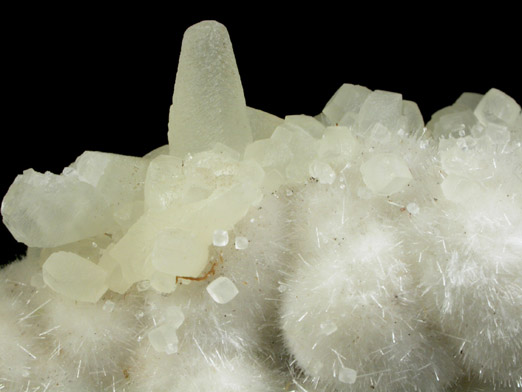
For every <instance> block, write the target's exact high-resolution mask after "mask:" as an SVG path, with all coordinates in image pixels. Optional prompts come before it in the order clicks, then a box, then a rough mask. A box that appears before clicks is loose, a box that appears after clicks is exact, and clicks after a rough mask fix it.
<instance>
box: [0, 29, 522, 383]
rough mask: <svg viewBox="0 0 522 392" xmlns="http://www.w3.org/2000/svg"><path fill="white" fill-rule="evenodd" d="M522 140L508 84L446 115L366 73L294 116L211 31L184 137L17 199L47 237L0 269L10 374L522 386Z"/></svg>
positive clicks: (28, 181)
mask: <svg viewBox="0 0 522 392" xmlns="http://www.w3.org/2000/svg"><path fill="white" fill-rule="evenodd" d="M521 134H522V117H521V114H520V106H519V105H518V104H517V103H516V102H515V101H514V100H513V99H512V98H510V97H509V96H507V95H506V94H504V93H503V92H501V91H499V90H497V89H491V90H490V91H488V92H487V93H486V94H485V95H480V94H471V93H465V94H463V95H462V96H461V97H460V98H459V99H458V100H457V101H456V102H455V103H454V104H453V105H451V106H450V107H448V108H444V109H442V110H440V111H439V112H437V113H435V114H434V115H433V117H432V119H431V121H429V122H428V124H426V127H425V126H424V121H423V118H422V116H421V114H420V111H419V108H418V107H417V105H416V104H415V103H413V102H411V101H407V100H403V99H402V96H401V95H400V94H397V93H392V92H386V91H380V90H376V91H372V90H370V89H368V88H366V87H362V86H357V85H352V84H344V85H342V86H341V87H340V88H339V90H338V91H337V92H336V93H335V95H334V96H333V97H332V98H331V99H330V100H329V101H328V102H327V104H326V106H325V107H324V109H323V110H322V112H321V113H320V114H319V115H317V116H315V117H312V116H307V115H290V116H287V117H285V118H284V119H281V118H278V117H276V116H273V115H271V114H268V113H265V112H263V111H260V110H257V109H253V108H249V107H247V106H246V103H245V98H244V95H243V90H242V86H241V81H240V78H239V72H238V70H237V66H236V63H235V58H234V54H233V51H232V45H231V43H230V41H229V37H228V33H227V31H226V29H225V28H224V26H222V25H220V24H219V23H216V22H211V21H205V22H202V23H200V24H197V25H195V26H193V27H191V28H189V29H188V30H187V32H186V34H185V36H184V41H183V45H182V50H181V56H180V62H179V67H178V74H177V77H176V86H175V90H174V97H173V105H172V108H171V111H170V120H169V145H168V146H162V147H159V148H158V149H156V150H154V151H152V152H150V153H149V154H147V155H146V156H144V157H128V156H122V155H117V154H109V153H101V152H90V151H88V152H86V153H84V154H82V155H81V156H80V157H78V159H77V160H76V161H75V162H74V163H72V164H71V165H70V166H69V167H67V168H65V169H64V171H63V173H62V174H60V175H55V174H51V173H44V174H40V173H37V172H35V171H34V170H27V171H25V172H24V174H22V175H20V176H19V177H17V179H16V180H15V182H14V183H13V185H12V186H11V188H10V190H9V192H8V194H7V195H6V196H5V198H4V201H3V203H2V215H3V218H4V222H5V224H6V225H7V226H8V227H9V229H10V230H11V232H12V234H13V235H14V236H15V238H17V239H18V240H20V241H23V242H24V243H26V244H27V245H29V252H28V255H27V257H26V258H25V259H24V260H23V261H21V262H16V263H13V264H11V265H9V266H8V267H6V268H4V269H3V270H1V271H0V293H1V295H0V309H1V310H2V312H3V314H4V315H5V317H4V318H3V319H2V321H1V322H0V339H1V340H0V350H2V352H9V353H10V355H9V360H6V356H5V355H2V356H0V388H3V389H6V390H30V388H29V387H31V388H33V389H34V390H45V391H73V390H74V391H94V390H112V391H161V392H163V391H210V390H212V391H216V390H218V391H245V390H248V391H254V392H257V391H263V392H266V391H288V390H301V391H308V392H316V391H317V392H326V391H332V392H333V391H355V392H357V391H367V390H370V389H371V390H376V391H385V392H392V391H403V390H407V391H410V390H411V391H413V390H419V391H428V392H431V391H433V392H435V391H460V390H462V389H463V388H468V389H470V390H481V389H484V388H486V389H488V388H489V390H493V388H496V389H495V390H499V391H504V390H510V391H517V390H520V388H522V374H521V373H520V362H521V361H522V358H521V357H520V352H521V351H522V350H521V347H520V342H521V341H522V336H521V332H520V325H521V322H522V320H521V315H520V308H521V307H522V287H521V280H522V270H521V265H522V264H521V262H520V261H521V258H520V255H521V254H522V247H521V242H520V238H521V236H522V233H521V229H520V227H522V205H521V200H520V195H521V194H522V176H520V167H521V166H522V153H521V140H522V137H521ZM11 353H12V354H11ZM468 378H470V380H468ZM473 388H475V389H473Z"/></svg>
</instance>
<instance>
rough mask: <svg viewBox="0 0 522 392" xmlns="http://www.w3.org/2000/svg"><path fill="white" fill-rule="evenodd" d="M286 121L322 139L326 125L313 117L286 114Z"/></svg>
mask: <svg viewBox="0 0 522 392" xmlns="http://www.w3.org/2000/svg"><path fill="white" fill-rule="evenodd" d="M285 123H287V124H293V125H296V126H298V127H300V128H301V129H303V130H305V131H306V132H308V133H309V134H310V135H311V136H313V137H314V138H316V139H320V138H321V137H322V136H323V133H324V125H323V124H321V123H320V122H319V121H318V120H316V119H315V118H313V117H310V116H305V115H303V114H299V115H293V116H286V117H285Z"/></svg>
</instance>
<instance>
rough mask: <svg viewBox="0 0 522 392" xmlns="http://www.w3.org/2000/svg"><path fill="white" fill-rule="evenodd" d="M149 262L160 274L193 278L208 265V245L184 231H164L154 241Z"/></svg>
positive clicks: (194, 235)
mask: <svg viewBox="0 0 522 392" xmlns="http://www.w3.org/2000/svg"><path fill="white" fill-rule="evenodd" d="M150 261H151V262H152V265H153V266H154V268H155V269H156V270H158V271H160V272H163V273H166V274H169V275H172V276H192V277H195V276H198V275H199V274H200V273H201V271H202V269H203V268H204V267H205V266H206V265H207V263H208V245H206V244H205V243H204V242H203V240H202V239H201V238H200V237H199V236H197V235H196V234H194V233H191V232H189V231H186V230H182V229H177V230H169V231H164V232H161V233H159V234H158V235H157V236H156V238H155V240H154V245H153V249H152V252H151V254H150Z"/></svg>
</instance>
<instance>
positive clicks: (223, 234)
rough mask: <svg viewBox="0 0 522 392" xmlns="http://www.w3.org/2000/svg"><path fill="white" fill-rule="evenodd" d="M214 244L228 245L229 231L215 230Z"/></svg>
mask: <svg viewBox="0 0 522 392" xmlns="http://www.w3.org/2000/svg"><path fill="white" fill-rule="evenodd" d="M212 244H213V245H214V246H227V245H228V231H226V230H214V234H213V235H212Z"/></svg>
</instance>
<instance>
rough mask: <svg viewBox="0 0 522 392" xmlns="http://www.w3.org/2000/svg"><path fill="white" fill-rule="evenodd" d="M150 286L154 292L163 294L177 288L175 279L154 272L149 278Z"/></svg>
mask: <svg viewBox="0 0 522 392" xmlns="http://www.w3.org/2000/svg"><path fill="white" fill-rule="evenodd" d="M150 286H151V287H152V288H153V289H154V290H156V291H158V292H160V293H163V294H169V293H172V292H173V291H174V290H176V287H177V282H176V277H175V276H172V275H169V274H164V273H162V272H159V271H154V273H153V274H152V276H151V277H150Z"/></svg>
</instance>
